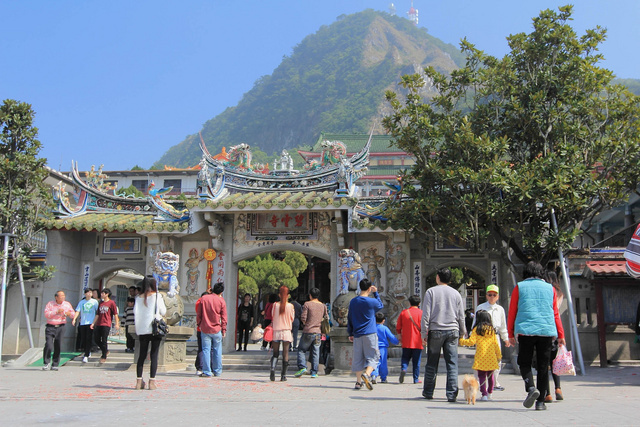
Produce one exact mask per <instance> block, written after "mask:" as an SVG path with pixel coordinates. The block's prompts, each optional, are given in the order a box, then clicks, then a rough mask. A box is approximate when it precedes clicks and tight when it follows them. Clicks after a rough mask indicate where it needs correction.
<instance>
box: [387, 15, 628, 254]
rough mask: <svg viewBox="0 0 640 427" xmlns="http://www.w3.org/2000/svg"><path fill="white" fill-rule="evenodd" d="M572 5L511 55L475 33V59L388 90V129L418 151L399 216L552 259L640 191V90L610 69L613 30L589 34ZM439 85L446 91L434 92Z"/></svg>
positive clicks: (429, 231)
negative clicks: (606, 54)
mask: <svg viewBox="0 0 640 427" xmlns="http://www.w3.org/2000/svg"><path fill="white" fill-rule="evenodd" d="M571 13H572V7H571V6H564V7H560V8H559V10H558V11H557V12H556V11H552V10H545V11H542V12H541V13H540V15H539V16H538V17H536V18H534V19H533V31H532V32H531V33H529V34H524V33H521V34H515V35H511V36H509V37H508V38H507V40H508V43H509V47H510V52H509V53H508V54H507V55H506V56H504V57H503V58H502V59H497V58H495V57H492V56H489V55H486V54H485V53H484V52H482V51H480V50H478V49H476V48H475V47H474V46H473V45H472V44H470V43H469V42H467V41H466V40H463V41H462V43H461V50H462V51H463V52H464V53H465V54H466V55H467V62H466V65H465V67H463V68H461V69H459V70H456V71H454V72H452V73H451V75H450V76H445V75H443V74H441V73H438V72H436V71H435V70H434V69H432V68H426V69H425V70H424V73H423V74H415V75H407V76H404V77H403V79H402V81H401V83H400V84H401V89H400V90H399V91H398V92H399V93H394V92H388V93H387V95H386V97H387V100H388V101H389V102H390V105H391V107H392V113H391V114H390V115H389V116H387V117H386V118H385V119H384V126H385V128H386V129H387V131H388V132H389V133H390V134H391V135H392V136H393V140H394V144H396V145H397V146H398V147H399V148H401V149H403V150H405V151H407V152H409V153H411V154H412V155H413V156H414V157H415V159H416V164H415V166H414V167H413V168H412V169H411V170H410V171H409V172H408V173H407V175H406V176H405V177H404V182H405V188H404V193H405V195H406V196H407V197H408V198H410V199H411V200H412V202H411V203H398V204H396V205H394V206H393V207H392V209H391V214H390V215H391V217H392V219H393V221H394V222H395V223H396V224H398V225H400V226H402V227H405V228H406V229H410V230H412V231H413V232H415V233H417V234H422V235H427V236H436V235H438V236H453V237H455V238H456V239H461V240H462V241H463V242H465V243H466V245H468V247H469V248H470V249H472V250H483V249H485V248H486V246H485V245H486V244H487V242H489V244H490V245H491V246H493V247H499V248H502V250H503V254H504V255H507V254H509V253H511V254H513V255H515V256H516V257H517V258H518V259H519V260H521V261H526V260H529V259H535V260H538V261H540V262H543V263H544V262H546V261H548V260H549V259H551V258H552V257H554V256H555V255H556V253H557V252H556V250H557V249H558V248H559V247H568V246H570V245H571V243H572V242H573V241H574V239H575V238H576V236H577V235H578V234H579V232H580V229H581V226H582V225H583V223H584V222H585V221H590V220H591V219H593V217H594V216H595V215H597V214H598V213H599V212H601V211H603V210H605V209H609V208H611V207H613V206H616V205H619V204H621V203H622V202H624V201H625V200H626V198H627V196H628V194H629V192H630V191H636V188H637V185H638V177H639V174H640V167H639V165H640V132H639V123H640V122H639V120H638V119H639V118H640V117H639V116H640V114H639V111H640V109H639V105H640V104H639V100H638V97H636V96H635V95H633V94H631V93H630V92H628V91H627V90H626V89H625V88H624V87H622V86H619V85H612V84H611V81H612V79H613V77H614V76H613V74H612V72H611V71H609V70H607V69H604V68H602V67H600V66H599V65H598V64H599V62H600V61H601V60H602V59H603V58H602V56H601V55H600V54H599V53H598V46H599V44H600V43H602V42H603V41H604V40H605V35H606V32H605V30H604V29H602V28H600V27H596V28H595V29H592V30H588V31H586V32H585V34H584V35H582V36H580V37H579V36H577V35H576V33H575V31H574V30H573V29H572V27H571V26H570V25H569V24H568V22H569V21H570V20H571ZM431 86H433V88H434V89H436V91H437V95H436V96H435V97H433V98H431V99H425V98H424V97H423V93H424V90H425V88H426V87H431ZM552 210H553V211H554V212H555V214H556V217H557V222H558V227H559V231H558V233H556V232H554V229H553V227H552V226H551V225H550V217H551V213H552ZM492 239H495V240H492Z"/></svg>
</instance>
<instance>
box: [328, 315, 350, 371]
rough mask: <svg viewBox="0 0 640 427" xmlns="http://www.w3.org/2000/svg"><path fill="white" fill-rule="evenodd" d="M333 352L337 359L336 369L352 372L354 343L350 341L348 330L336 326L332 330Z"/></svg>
mask: <svg viewBox="0 0 640 427" xmlns="http://www.w3.org/2000/svg"><path fill="white" fill-rule="evenodd" d="M331 350H332V351H333V355H334V359H335V365H336V366H335V369H336V370H339V371H350V370H351V362H352V360H353V343H352V342H351V341H349V334H348V333H347V328H345V327H343V326H336V327H334V328H332V329H331Z"/></svg>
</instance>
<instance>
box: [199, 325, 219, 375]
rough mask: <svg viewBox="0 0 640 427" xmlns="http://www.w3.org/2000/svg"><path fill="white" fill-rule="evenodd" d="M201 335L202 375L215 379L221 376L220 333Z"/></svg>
mask: <svg viewBox="0 0 640 427" xmlns="http://www.w3.org/2000/svg"><path fill="white" fill-rule="evenodd" d="M201 335H202V373H203V374H205V375H208V376H211V375H215V376H216V377H217V376H218V375H220V374H222V331H220V332H218V333H217V334H205V333H204V332H202V333H201Z"/></svg>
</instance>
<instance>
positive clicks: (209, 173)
mask: <svg viewBox="0 0 640 427" xmlns="http://www.w3.org/2000/svg"><path fill="white" fill-rule="evenodd" d="M372 136H373V130H372V131H371V134H370V135H369V140H368V141H367V143H366V144H365V146H364V147H363V148H362V150H360V152H358V153H356V154H354V155H353V156H351V157H350V158H347V150H346V148H345V145H344V144H343V143H342V142H340V141H323V142H322V156H321V158H322V162H321V163H318V162H317V161H315V160H310V161H308V162H307V164H306V165H305V166H304V168H303V170H302V171H299V170H295V169H293V167H292V164H291V163H290V162H289V161H288V159H286V162H285V158H286V157H287V156H285V154H284V153H285V152H284V151H283V155H282V157H281V165H282V167H281V169H279V170H278V169H277V163H276V164H274V170H273V171H270V170H269V167H268V165H266V166H265V165H252V164H251V150H250V146H249V145H248V144H245V143H242V144H238V145H235V146H233V147H231V148H230V149H229V152H228V157H227V158H226V159H225V158H224V157H221V156H220V155H217V156H212V155H211V153H209V150H208V149H207V147H206V145H205V143H204V140H203V138H202V135H200V149H201V150H202V160H201V161H200V166H201V170H200V174H199V175H198V195H199V197H200V198H202V199H213V200H216V199H218V198H220V197H224V195H226V192H233V193H244V192H254V193H260V192H276V193H278V192H290V191H316V192H323V191H331V190H333V191H334V192H335V197H353V196H355V194H356V185H355V182H356V181H357V180H358V179H360V178H361V177H362V176H363V175H364V174H365V173H366V171H367V167H368V165H369V148H370V147H371V138H372ZM285 165H286V167H285Z"/></svg>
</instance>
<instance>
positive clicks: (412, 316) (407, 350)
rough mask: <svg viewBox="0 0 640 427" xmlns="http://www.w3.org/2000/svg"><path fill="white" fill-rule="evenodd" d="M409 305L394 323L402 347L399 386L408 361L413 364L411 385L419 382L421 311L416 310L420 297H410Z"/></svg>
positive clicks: (422, 344)
mask: <svg viewBox="0 0 640 427" xmlns="http://www.w3.org/2000/svg"><path fill="white" fill-rule="evenodd" d="M409 304H411V307H409V308H407V309H406V310H403V311H402V313H400V316H398V322H397V323H396V331H397V332H398V334H399V335H400V344H401V345H402V358H401V371H400V384H402V383H403V382H404V376H405V375H406V373H407V368H408V366H409V360H411V361H412V362H413V383H414V384H419V383H420V382H421V381H420V359H421V358H422V348H423V346H424V343H423V340H422V336H421V335H420V321H421V319H422V310H420V309H419V308H418V306H419V305H420V297H419V296H417V295H412V296H410V297H409Z"/></svg>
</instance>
